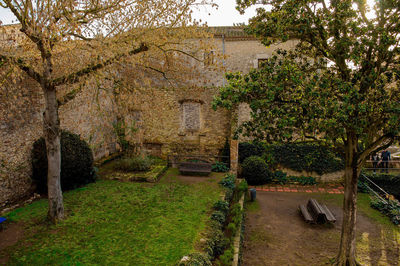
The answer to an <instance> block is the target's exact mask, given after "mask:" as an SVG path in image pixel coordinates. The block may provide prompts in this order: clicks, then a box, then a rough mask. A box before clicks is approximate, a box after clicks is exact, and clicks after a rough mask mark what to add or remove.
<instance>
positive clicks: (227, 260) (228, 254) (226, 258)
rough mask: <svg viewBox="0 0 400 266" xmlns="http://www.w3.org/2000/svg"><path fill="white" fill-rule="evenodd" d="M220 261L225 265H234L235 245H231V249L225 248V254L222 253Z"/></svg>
mask: <svg viewBox="0 0 400 266" xmlns="http://www.w3.org/2000/svg"><path fill="white" fill-rule="evenodd" d="M219 261H220V262H221V265H223V266H228V265H232V261H233V247H230V248H229V249H227V250H225V252H224V254H222V256H220V257H219Z"/></svg>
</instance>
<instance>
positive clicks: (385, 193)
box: [361, 173, 390, 204]
mask: <svg viewBox="0 0 400 266" xmlns="http://www.w3.org/2000/svg"><path fill="white" fill-rule="evenodd" d="M361 176H362V177H363V178H364V179H365V180H367V181H368V182H369V183H371V184H372V185H373V186H374V187H376V188H377V190H378V191H380V192H381V193H382V194H383V195H385V197H386V198H389V196H390V195H389V193H387V192H386V191H385V190H383V189H382V188H381V187H380V186H378V185H377V184H375V182H374V181H372V180H371V179H369V178H368V177H367V176H365V175H364V174H362V173H361ZM365 186H366V187H367V189H368V190H369V191H370V192H371V193H372V194H374V195H375V196H377V197H378V198H379V199H380V200H381V201H383V202H384V203H386V204H387V203H388V201H387V200H386V199H384V198H383V197H382V196H381V195H380V194H379V193H378V192H376V191H375V190H374V189H372V188H371V187H370V186H369V185H367V184H365Z"/></svg>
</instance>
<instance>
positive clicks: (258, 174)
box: [242, 156, 272, 185]
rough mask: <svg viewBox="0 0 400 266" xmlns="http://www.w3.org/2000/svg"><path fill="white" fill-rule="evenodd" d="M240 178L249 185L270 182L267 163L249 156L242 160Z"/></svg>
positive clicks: (270, 175)
mask: <svg viewBox="0 0 400 266" xmlns="http://www.w3.org/2000/svg"><path fill="white" fill-rule="evenodd" d="M242 176H243V177H244V178H245V179H246V181H247V183H248V184H249V185H263V184H266V183H269V182H271V181H272V173H271V171H270V170H269V169H268V165H267V163H266V162H265V161H264V160H263V159H262V158H261V157H258V156H251V157H248V158H246V160H244V162H243V164H242Z"/></svg>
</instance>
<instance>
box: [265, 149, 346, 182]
mask: <svg viewBox="0 0 400 266" xmlns="http://www.w3.org/2000/svg"><path fill="white" fill-rule="evenodd" d="M272 150H273V156H274V159H275V161H276V163H278V164H280V165H282V166H284V167H287V168H289V169H292V170H295V171H299V172H301V171H307V172H316V173H318V174H319V175H322V174H325V173H332V172H336V171H339V170H343V168H344V161H343V159H342V158H340V157H339V156H338V155H336V154H335V153H334V152H333V151H332V150H330V149H328V148H326V147H324V146H321V145H316V144H309V143H296V144H282V145H274V146H273V148H272Z"/></svg>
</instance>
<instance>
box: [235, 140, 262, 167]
mask: <svg viewBox="0 0 400 266" xmlns="http://www.w3.org/2000/svg"><path fill="white" fill-rule="evenodd" d="M264 152H265V147H264V145H263V144H261V143H259V142H254V143H250V142H241V143H239V162H240V163H243V162H244V160H246V159H247V158H248V157H250V156H259V157H261V156H262V155H263V154H264Z"/></svg>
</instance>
